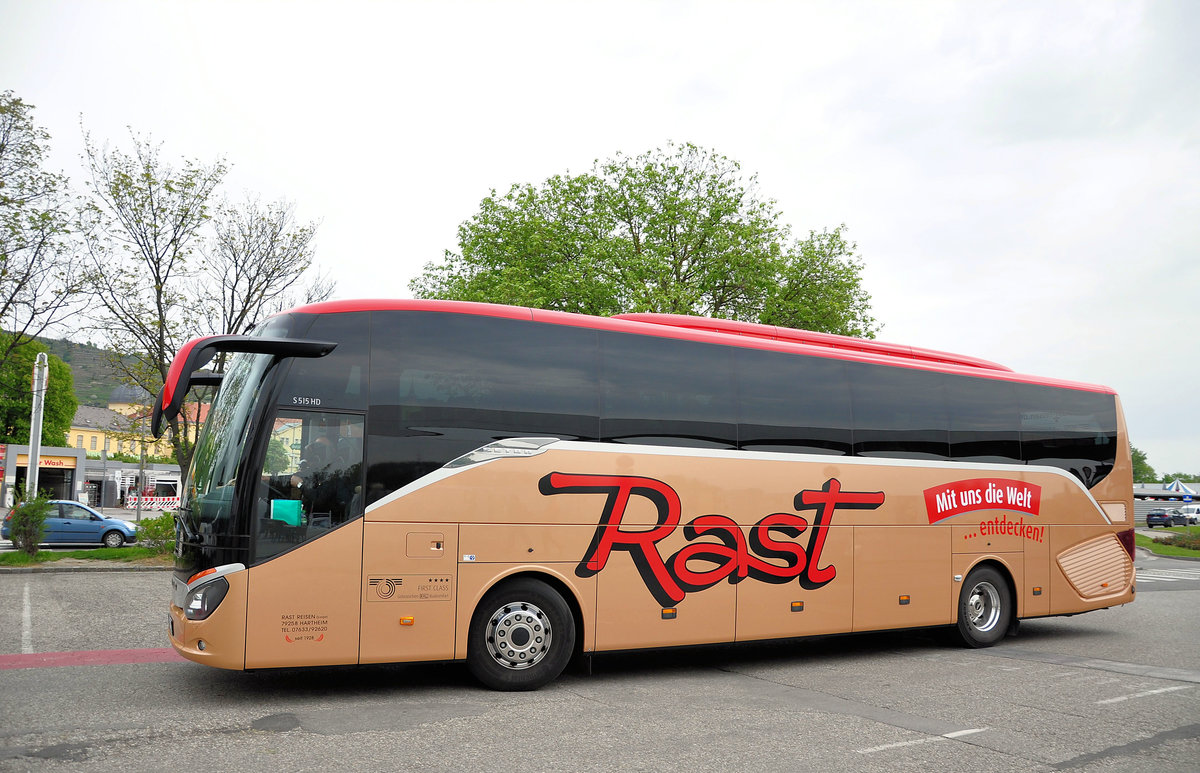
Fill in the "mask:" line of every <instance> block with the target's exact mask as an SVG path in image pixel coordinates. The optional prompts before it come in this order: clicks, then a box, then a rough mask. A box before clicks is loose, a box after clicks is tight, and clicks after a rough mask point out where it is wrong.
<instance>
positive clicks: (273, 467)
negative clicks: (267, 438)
mask: <svg viewBox="0 0 1200 773" xmlns="http://www.w3.org/2000/svg"><path fill="white" fill-rule="evenodd" d="M287 468H288V452H287V447H286V446H285V445H284V444H283V441H282V440H280V439H279V438H277V437H273V438H271V442H270V443H268V444H267V459H266V463H265V464H263V469H264V470H266V471H267V472H268V473H269V474H271V475H278V474H279V473H281V472H283V471H284V470H286V469H287Z"/></svg>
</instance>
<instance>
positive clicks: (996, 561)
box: [954, 555, 1024, 620]
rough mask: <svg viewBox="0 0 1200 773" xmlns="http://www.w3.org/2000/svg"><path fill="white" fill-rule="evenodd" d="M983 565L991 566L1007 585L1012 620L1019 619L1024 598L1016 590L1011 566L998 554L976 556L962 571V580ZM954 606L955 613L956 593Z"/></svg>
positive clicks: (956, 607)
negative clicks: (1011, 608)
mask: <svg viewBox="0 0 1200 773" xmlns="http://www.w3.org/2000/svg"><path fill="white" fill-rule="evenodd" d="M985 566H986V567H991V568H993V569H995V570H996V571H997V572H999V573H1000V577H1001V578H1002V579H1003V580H1004V584H1005V585H1007V586H1008V595H1009V598H1011V599H1012V601H1013V619H1014V620H1017V619H1019V618H1020V617H1021V613H1022V611H1023V610H1022V601H1023V600H1024V597H1023V596H1022V594H1020V593H1018V591H1017V583H1016V580H1014V579H1013V568H1012V567H1011V566H1009V565H1008V564H1007V563H1006V562H1005V561H1004V560H1003V559H1001V558H1000V557H999V556H995V555H988V556H980V557H979V558H977V559H976V560H975V561H973V562H972V563H971V564H970V565H969V566H968V567H967V568H966V571H964V572H963V575H962V582H964V583H965V582H966V581H967V578H968V577H970V576H971V572H973V571H975V570H976V569H979V568H982V567H985ZM954 607H955V614H956V615H957V610H958V595H957V594H955V596H954Z"/></svg>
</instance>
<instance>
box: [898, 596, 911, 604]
mask: <svg viewBox="0 0 1200 773" xmlns="http://www.w3.org/2000/svg"><path fill="white" fill-rule="evenodd" d="M910 601H912V597H911V596H901V597H900V606H904V605H906V604H908V602H910Z"/></svg>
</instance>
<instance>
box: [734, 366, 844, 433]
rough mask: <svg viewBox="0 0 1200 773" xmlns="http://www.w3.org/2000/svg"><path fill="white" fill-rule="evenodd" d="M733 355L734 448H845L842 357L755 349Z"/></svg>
mask: <svg viewBox="0 0 1200 773" xmlns="http://www.w3.org/2000/svg"><path fill="white" fill-rule="evenodd" d="M735 360H736V363H737V379H738V406H739V424H738V447H739V448H742V449H745V450H747V451H783V452H792V453H819V454H849V453H850V450H851V443H850V440H851V438H850V426H851V424H850V389H849V386H848V384H847V383H846V367H845V363H843V362H842V361H841V360H833V359H825V358H822V357H797V356H795V355H787V354H782V353H779V352H768V351H761V350H757V349H743V350H740V351H737V352H736V354H735Z"/></svg>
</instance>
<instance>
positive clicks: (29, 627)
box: [21, 581, 33, 655]
mask: <svg viewBox="0 0 1200 773" xmlns="http://www.w3.org/2000/svg"><path fill="white" fill-rule="evenodd" d="M32 652H33V609H32V607H31V606H30V604H29V582H28V581H26V583H25V595H24V598H22V600H21V653H22V654H23V655H28V654H30V653H32Z"/></svg>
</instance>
